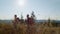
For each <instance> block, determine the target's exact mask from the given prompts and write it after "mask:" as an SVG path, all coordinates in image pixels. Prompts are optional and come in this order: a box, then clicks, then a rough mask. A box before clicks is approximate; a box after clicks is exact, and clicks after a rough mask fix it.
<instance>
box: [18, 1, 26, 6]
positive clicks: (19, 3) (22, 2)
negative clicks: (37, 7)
mask: <svg viewBox="0 0 60 34" xmlns="http://www.w3.org/2000/svg"><path fill="white" fill-rule="evenodd" d="M18 5H19V6H20V7H23V6H25V5H26V0H18Z"/></svg>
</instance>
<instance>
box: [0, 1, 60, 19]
mask: <svg viewBox="0 0 60 34" xmlns="http://www.w3.org/2000/svg"><path fill="white" fill-rule="evenodd" d="M32 11H34V13H35V16H36V19H37V20H41V19H42V20H43V19H45V20H47V19H48V18H50V19H52V20H60V0H0V19H2V20H10V19H14V15H15V14H17V16H18V17H19V18H21V14H22V15H23V19H26V15H27V14H29V15H30V16H31V13H32Z"/></svg>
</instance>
